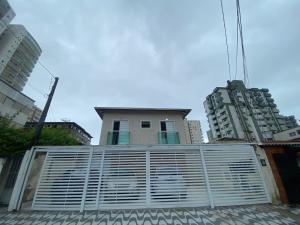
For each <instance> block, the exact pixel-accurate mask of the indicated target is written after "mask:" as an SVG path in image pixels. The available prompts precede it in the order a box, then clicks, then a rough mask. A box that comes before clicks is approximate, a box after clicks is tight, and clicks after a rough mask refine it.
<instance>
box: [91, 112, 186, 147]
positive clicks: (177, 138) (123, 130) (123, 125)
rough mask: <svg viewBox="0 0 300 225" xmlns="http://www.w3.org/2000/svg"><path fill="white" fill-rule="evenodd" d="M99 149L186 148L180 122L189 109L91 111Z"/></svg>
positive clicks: (182, 124)
mask: <svg viewBox="0 0 300 225" xmlns="http://www.w3.org/2000/svg"><path fill="white" fill-rule="evenodd" d="M95 110H96V111H97V113H98V114H99V116H100V118H101V119H102V129H101V135H100V145H119V144H140V145H149V144H153V145H155V144H188V143H189V140H187V135H186V134H185V128H184V126H185V125H184V123H185V122H184V119H185V117H186V116H187V115H188V114H189V112H190V111H191V109H178V108H176V109H173V108H122V107H95Z"/></svg>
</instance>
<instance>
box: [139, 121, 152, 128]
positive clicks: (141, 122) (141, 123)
mask: <svg viewBox="0 0 300 225" xmlns="http://www.w3.org/2000/svg"><path fill="white" fill-rule="evenodd" d="M143 122H146V123H149V127H143ZM141 128H142V129H151V120H141Z"/></svg>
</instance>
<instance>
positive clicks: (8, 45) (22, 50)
mask: <svg viewBox="0 0 300 225" xmlns="http://www.w3.org/2000/svg"><path fill="white" fill-rule="evenodd" d="M0 53H1V54H0V79H1V80H3V81H5V82H6V83H8V84H9V85H11V86H12V87H13V88H15V89H16V90H18V91H22V90H23V87H24V86H25V84H26V82H27V79H28V77H29V76H30V73H31V71H32V69H33V68H34V66H35V64H36V62H37V60H38V58H39V56H40V55H41V53H42V50H41V48H40V46H39V45H38V43H37V42H36V41H35V40H34V38H33V37H32V36H31V35H30V33H29V32H28V31H27V30H26V29H25V27H24V26H23V25H15V24H14V25H8V27H7V29H6V30H5V31H4V32H3V33H2V34H1V36H0Z"/></svg>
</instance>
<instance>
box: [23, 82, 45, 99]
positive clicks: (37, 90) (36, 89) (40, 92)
mask: <svg viewBox="0 0 300 225" xmlns="http://www.w3.org/2000/svg"><path fill="white" fill-rule="evenodd" d="M27 85H28V86H29V87H31V88H32V89H33V90H35V91H36V92H38V93H39V94H41V95H42V96H43V97H44V98H47V96H45V95H47V94H46V93H43V92H42V91H41V90H39V89H38V88H36V87H34V86H33V85H31V84H29V83H28V84H27Z"/></svg>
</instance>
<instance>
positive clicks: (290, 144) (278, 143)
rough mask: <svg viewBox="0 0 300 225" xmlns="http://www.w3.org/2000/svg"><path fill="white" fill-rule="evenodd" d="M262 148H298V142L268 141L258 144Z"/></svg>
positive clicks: (299, 145)
mask: <svg viewBox="0 0 300 225" xmlns="http://www.w3.org/2000/svg"><path fill="white" fill-rule="evenodd" d="M258 145H259V146H263V147H271V146H284V147H300V141H270V142H263V143H260V144H258Z"/></svg>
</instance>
